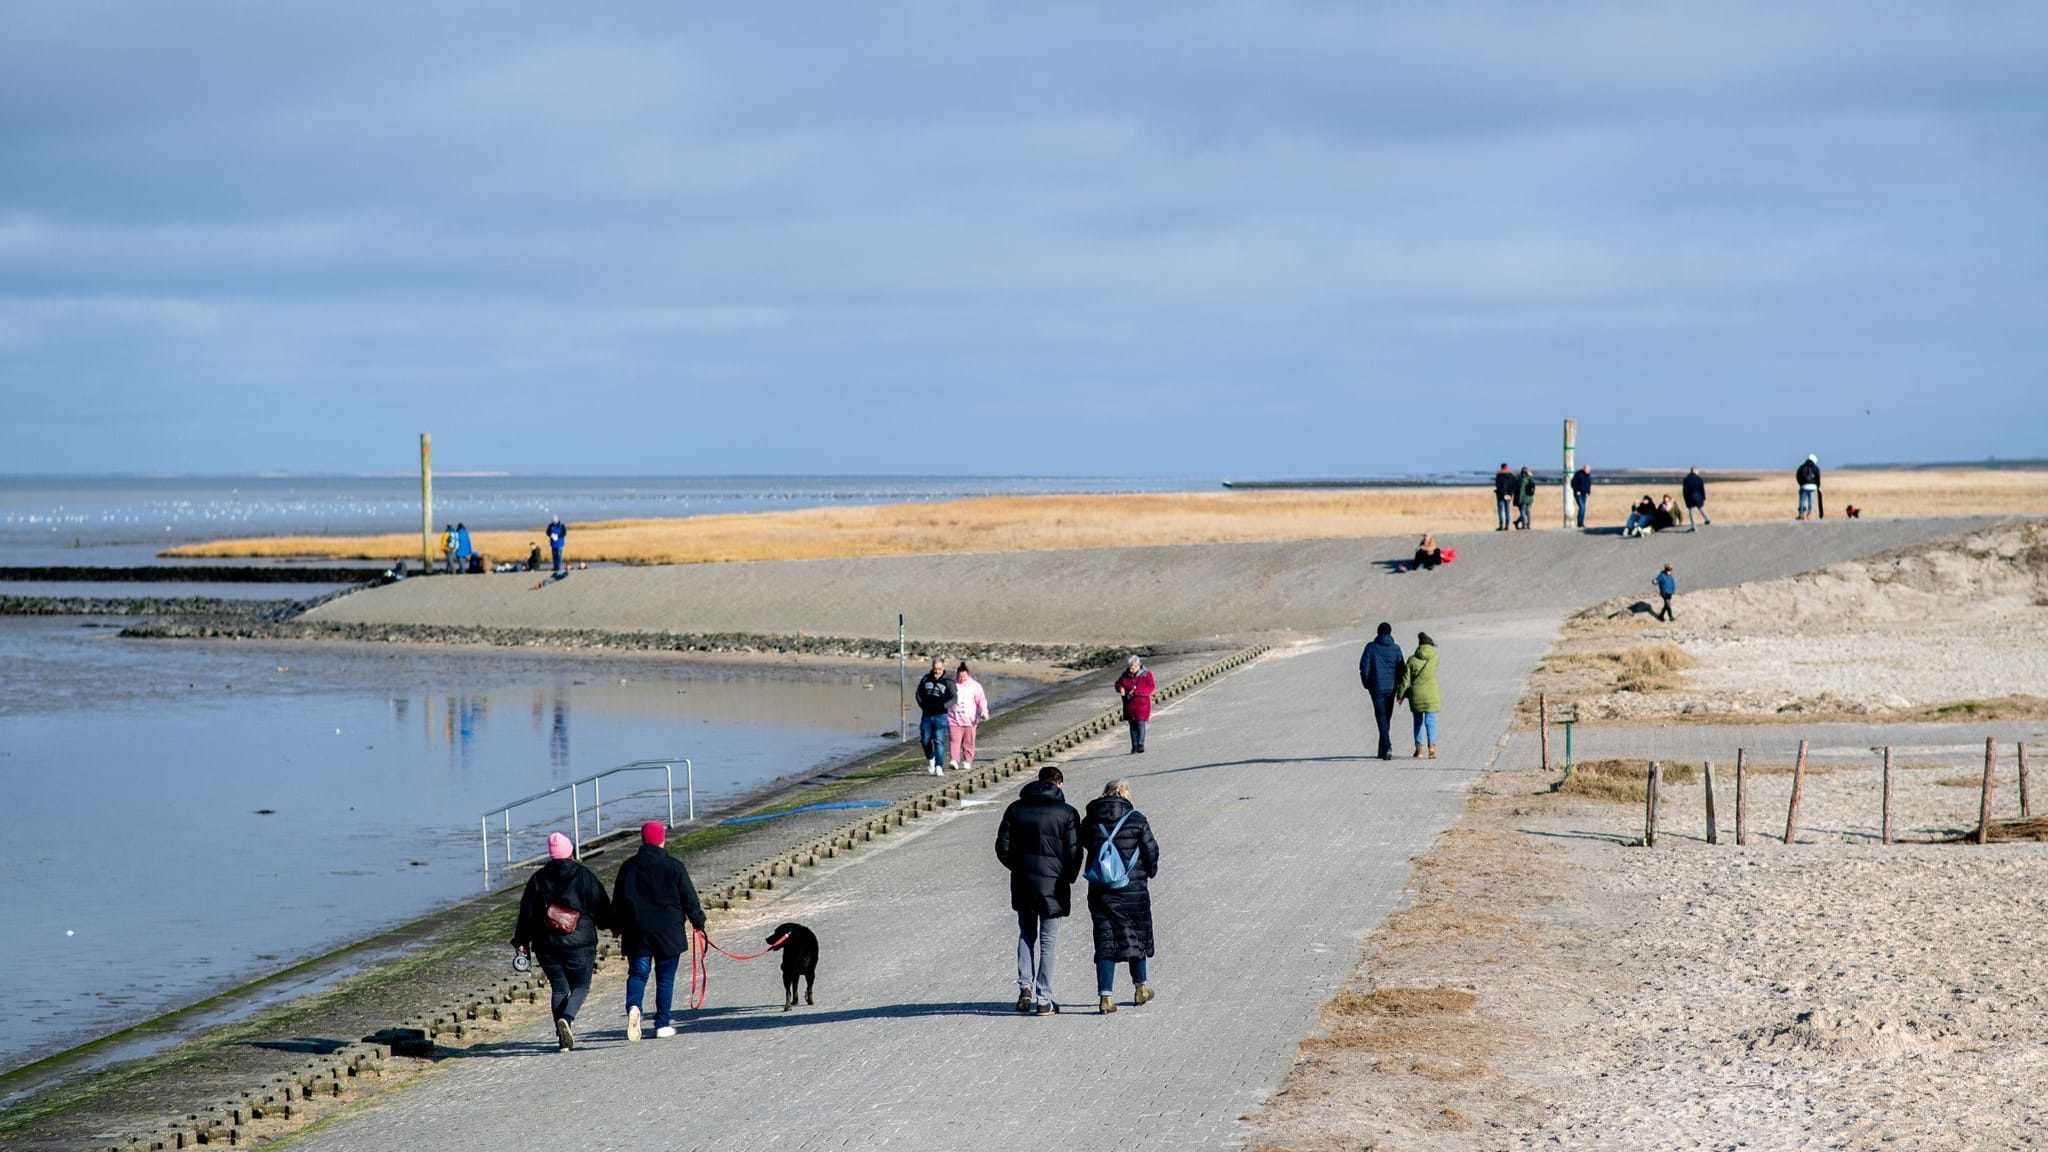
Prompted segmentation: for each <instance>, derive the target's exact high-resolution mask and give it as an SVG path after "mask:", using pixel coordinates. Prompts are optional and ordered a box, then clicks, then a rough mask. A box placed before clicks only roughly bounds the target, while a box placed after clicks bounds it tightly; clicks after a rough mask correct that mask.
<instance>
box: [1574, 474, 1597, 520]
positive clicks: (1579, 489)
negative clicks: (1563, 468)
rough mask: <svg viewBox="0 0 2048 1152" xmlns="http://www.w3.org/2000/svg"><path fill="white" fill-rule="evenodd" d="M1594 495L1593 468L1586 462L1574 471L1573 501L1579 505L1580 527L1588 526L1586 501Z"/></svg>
mask: <svg viewBox="0 0 2048 1152" xmlns="http://www.w3.org/2000/svg"><path fill="white" fill-rule="evenodd" d="M1592 496H1593V470H1592V469H1591V468H1588V467H1586V466H1585V465H1584V464H1581V465H1579V470H1578V471H1577V472H1574V473H1572V503H1574V504H1577V505H1578V506H1579V527H1581V528H1584V527H1585V526H1586V501H1587V500H1589V499H1591V498H1592Z"/></svg>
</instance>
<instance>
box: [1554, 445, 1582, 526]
mask: <svg viewBox="0 0 2048 1152" xmlns="http://www.w3.org/2000/svg"><path fill="white" fill-rule="evenodd" d="M1578 457H1579V422H1578V421H1577V420H1566V421H1565V422H1564V480H1563V482H1562V483H1560V484H1559V485H1558V487H1557V490H1558V493H1559V495H1561V496H1562V497H1563V498H1564V501H1563V502H1564V526H1565V527H1566V528H1569V527H1571V526H1572V471H1573V469H1574V468H1576V467H1577V460H1578Z"/></svg>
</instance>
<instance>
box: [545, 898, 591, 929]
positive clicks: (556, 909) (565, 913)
mask: <svg viewBox="0 0 2048 1152" xmlns="http://www.w3.org/2000/svg"><path fill="white" fill-rule="evenodd" d="M581 923H583V913H581V912H578V911H577V910H576V909H574V908H566V907H564V906H562V905H560V904H550V905H548V927H549V928H550V929H552V930H553V931H555V932H558V933H560V934H561V935H564V936H567V935H569V934H570V933H572V932H574V931H576V927H577V925H579V924H581Z"/></svg>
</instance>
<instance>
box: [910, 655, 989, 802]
mask: <svg viewBox="0 0 2048 1152" xmlns="http://www.w3.org/2000/svg"><path fill="white" fill-rule="evenodd" d="M917 711H918V721H917V742H918V744H919V745H920V746H921V747H922V748H923V749H924V770H925V771H926V772H929V773H931V774H932V775H934V776H944V775H945V774H946V769H948V768H972V767H974V732H975V729H976V728H978V727H980V726H981V722H982V721H983V720H986V719H988V693H987V692H986V691H983V689H982V687H981V682H980V681H979V680H976V679H975V678H974V676H973V674H972V673H970V672H969V671H968V670H967V661H965V660H962V661H961V662H960V666H959V668H958V669H956V670H955V671H954V673H953V675H952V676H950V677H949V676H947V675H946V661H945V658H944V657H941V656H934V657H932V670H931V671H929V672H927V673H925V674H924V679H922V680H919V681H918V682H917Z"/></svg>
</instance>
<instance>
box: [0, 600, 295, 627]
mask: <svg viewBox="0 0 2048 1152" xmlns="http://www.w3.org/2000/svg"><path fill="white" fill-rule="evenodd" d="M305 610H306V604H305V602H304V601H299V600H222V599H217V598H214V597H211V596H143V597H134V596H0V616H166V617H169V616H175V617H181V618H186V619H208V620H235V621H274V620H284V619H287V618H289V617H292V616H296V615H297V614H299V613H300V612H303V611H305Z"/></svg>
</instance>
